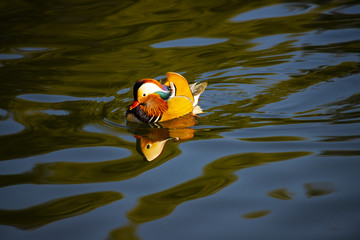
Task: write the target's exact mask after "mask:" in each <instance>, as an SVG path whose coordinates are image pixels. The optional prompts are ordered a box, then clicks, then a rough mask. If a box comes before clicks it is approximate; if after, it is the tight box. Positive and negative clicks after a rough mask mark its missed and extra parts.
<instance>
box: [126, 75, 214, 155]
mask: <svg viewBox="0 0 360 240" xmlns="http://www.w3.org/2000/svg"><path fill="white" fill-rule="evenodd" d="M166 77H167V79H166V81H165V83H164V84H162V83H160V82H158V81H156V80H155V79H148V78H147V79H142V80H139V81H137V82H136V83H135V84H134V86H133V95H134V101H133V103H132V104H131V105H130V106H129V107H128V109H127V111H126V120H127V122H128V125H131V124H135V123H147V124H148V127H141V126H139V127H137V126H134V128H131V129H130V132H133V134H134V135H135V137H136V139H137V141H136V146H137V150H138V152H140V153H141V154H142V155H143V156H144V157H145V158H146V159H147V160H148V161H152V160H154V159H156V158H157V157H158V156H160V154H161V153H162V151H163V149H164V147H165V145H166V142H167V141H169V140H175V141H179V140H186V139H190V138H192V137H193V136H194V130H193V129H190V128H189V127H192V126H194V125H195V116H196V114H200V113H202V110H201V108H200V107H199V106H198V101H199V97H200V94H201V93H203V92H204V90H205V88H206V86H207V82H202V83H194V84H191V85H189V84H188V82H187V80H186V79H185V78H184V77H183V76H181V75H180V74H177V73H167V75H166ZM141 125H142V126H144V124H141Z"/></svg>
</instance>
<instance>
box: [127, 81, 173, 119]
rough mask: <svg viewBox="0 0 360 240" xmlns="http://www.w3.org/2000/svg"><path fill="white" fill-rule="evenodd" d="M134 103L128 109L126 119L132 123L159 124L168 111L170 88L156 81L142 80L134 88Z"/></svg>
mask: <svg viewBox="0 0 360 240" xmlns="http://www.w3.org/2000/svg"><path fill="white" fill-rule="evenodd" d="M133 95H134V101H133V103H132V104H131V105H130V106H129V107H128V110H127V112H126V119H127V120H128V121H131V122H157V121H159V120H160V119H161V116H162V114H163V113H164V112H165V111H167V109H168V105H167V103H166V100H167V99H168V98H169V97H170V96H171V90H170V88H169V87H168V86H165V85H163V84H161V83H160V82H158V81H156V80H154V79H142V80H139V81H137V82H136V83H135V84H134V86H133Z"/></svg>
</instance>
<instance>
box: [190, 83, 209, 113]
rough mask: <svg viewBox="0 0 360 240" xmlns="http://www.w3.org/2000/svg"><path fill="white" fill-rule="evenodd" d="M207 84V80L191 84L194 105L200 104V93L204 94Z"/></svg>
mask: <svg viewBox="0 0 360 240" xmlns="http://www.w3.org/2000/svg"><path fill="white" fill-rule="evenodd" d="M207 85H208V83H207V82H201V83H193V84H190V90H191V92H192V94H193V96H194V104H193V105H194V107H195V106H197V105H198V102H199V97H200V94H202V93H203V92H204V91H205V88H206V87H207Z"/></svg>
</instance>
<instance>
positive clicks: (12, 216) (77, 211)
mask: <svg viewBox="0 0 360 240" xmlns="http://www.w3.org/2000/svg"><path fill="white" fill-rule="evenodd" d="M121 198H123V196H122V194H121V193H117V192H110V191H109V192H96V193H87V194H82V195H77V196H72V197H66V198H60V199H56V200H52V201H49V202H46V203H42V204H39V205H36V206H33V207H29V208H26V209H21V210H5V209H0V224H3V225H10V226H14V227H17V228H21V229H31V230H34V229H36V228H39V227H42V226H44V225H46V224H49V223H52V222H55V221H59V220H61V219H64V218H70V217H74V216H77V215H81V214H85V213H87V212H90V211H92V210H94V209H96V208H98V207H102V206H104V205H106V204H109V203H111V202H113V201H117V200H119V199H121Z"/></svg>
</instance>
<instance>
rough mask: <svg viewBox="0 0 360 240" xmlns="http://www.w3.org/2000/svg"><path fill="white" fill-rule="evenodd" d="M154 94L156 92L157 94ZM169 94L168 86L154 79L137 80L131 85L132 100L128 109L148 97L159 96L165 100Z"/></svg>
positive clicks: (141, 102)
mask: <svg viewBox="0 0 360 240" xmlns="http://www.w3.org/2000/svg"><path fill="white" fill-rule="evenodd" d="M154 94H157V96H156V95H154ZM170 95H171V91H170V88H169V87H168V86H165V85H163V84H161V83H160V82H158V81H156V80H155V79H150V78H149V79H142V80H139V81H137V82H136V83H135V84H134V86H133V96H134V101H133V103H132V104H131V106H130V107H129V110H132V109H134V108H136V107H137V106H139V105H140V104H144V103H145V102H146V101H147V100H148V98H149V97H150V98H151V97H155V98H156V97H160V98H161V99H162V100H167V99H168V98H169V97H170Z"/></svg>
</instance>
